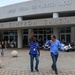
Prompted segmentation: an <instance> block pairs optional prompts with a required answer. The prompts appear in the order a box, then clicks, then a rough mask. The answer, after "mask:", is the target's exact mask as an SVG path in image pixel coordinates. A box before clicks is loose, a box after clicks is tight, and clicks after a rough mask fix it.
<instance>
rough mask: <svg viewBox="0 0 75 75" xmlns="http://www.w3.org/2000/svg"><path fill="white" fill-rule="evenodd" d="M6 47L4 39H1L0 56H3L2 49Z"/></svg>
mask: <svg viewBox="0 0 75 75" xmlns="http://www.w3.org/2000/svg"><path fill="white" fill-rule="evenodd" d="M5 48H6V45H5V42H4V40H2V41H1V56H2V57H4V50H5Z"/></svg>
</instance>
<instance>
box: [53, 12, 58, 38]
mask: <svg viewBox="0 0 75 75" xmlns="http://www.w3.org/2000/svg"><path fill="white" fill-rule="evenodd" d="M53 18H59V14H58V13H53ZM53 34H54V35H55V36H56V38H57V39H59V30H58V28H57V27H54V28H53Z"/></svg>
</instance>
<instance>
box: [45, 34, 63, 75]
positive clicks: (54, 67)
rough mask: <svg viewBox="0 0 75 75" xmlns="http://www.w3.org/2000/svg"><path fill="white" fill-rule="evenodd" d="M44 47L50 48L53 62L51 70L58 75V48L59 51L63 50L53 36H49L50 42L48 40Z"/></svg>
mask: <svg viewBox="0 0 75 75" xmlns="http://www.w3.org/2000/svg"><path fill="white" fill-rule="evenodd" d="M46 45H49V46H50V54H51V58H52V61H53V63H52V66H51V68H52V70H54V71H55V74H58V70H57V65H56V62H57V59H58V55H59V48H60V49H61V50H63V49H64V48H63V47H62V45H61V43H60V41H59V40H57V39H56V36H55V35H51V40H48V41H47V42H46Z"/></svg>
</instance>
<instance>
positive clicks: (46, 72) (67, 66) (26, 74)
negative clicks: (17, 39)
mask: <svg viewBox="0 0 75 75" xmlns="http://www.w3.org/2000/svg"><path fill="white" fill-rule="evenodd" d="M12 50H13V49H9V50H6V51H5V56H4V57H0V60H1V62H2V64H1V65H2V68H0V75H55V73H54V72H53V71H52V70H51V64H52V61H51V57H50V53H49V51H41V55H40V63H39V70H40V71H39V72H36V71H35V72H33V73H31V72H30V58H29V49H21V50H17V51H18V53H19V54H18V57H17V58H13V57H12V56H11V52H12ZM59 54H60V55H59V59H58V62H57V66H58V72H59V75H75V52H60V53H59Z"/></svg>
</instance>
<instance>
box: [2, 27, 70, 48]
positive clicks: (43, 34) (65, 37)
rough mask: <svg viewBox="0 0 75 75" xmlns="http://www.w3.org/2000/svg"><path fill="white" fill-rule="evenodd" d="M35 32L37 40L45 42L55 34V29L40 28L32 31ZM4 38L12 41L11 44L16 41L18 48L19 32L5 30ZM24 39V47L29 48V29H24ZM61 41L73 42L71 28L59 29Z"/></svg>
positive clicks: (3, 32)
mask: <svg viewBox="0 0 75 75" xmlns="http://www.w3.org/2000/svg"><path fill="white" fill-rule="evenodd" d="M32 30H33V32H34V33H35V35H34V36H35V37H37V39H38V40H39V39H41V38H42V41H43V42H45V41H46V40H47V39H48V40H49V39H50V36H51V34H53V28H38V29H32ZM2 34H3V36H2V37H3V38H2V39H4V40H5V41H8V40H10V42H11V41H12V40H13V41H15V44H16V47H17V41H18V40H17V30H5V31H2ZM22 34H23V36H22V38H23V47H24V46H28V40H29V39H28V38H29V37H28V34H29V32H28V29H23V30H22ZM58 34H59V40H60V41H61V42H62V41H66V42H71V27H68V28H59V33H58Z"/></svg>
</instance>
